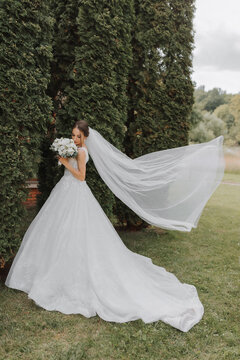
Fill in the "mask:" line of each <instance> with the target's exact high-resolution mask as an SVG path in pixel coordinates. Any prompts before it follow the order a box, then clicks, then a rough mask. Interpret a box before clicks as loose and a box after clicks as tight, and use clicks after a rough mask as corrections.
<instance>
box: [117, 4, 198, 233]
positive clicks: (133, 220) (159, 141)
mask: <svg viewBox="0 0 240 360" xmlns="http://www.w3.org/2000/svg"><path fill="white" fill-rule="evenodd" d="M134 4H135V17H136V21H135V25H134V28H133V37H132V49H133V67H132V69H131V70H130V74H129V84H128V97H129V107H128V120H127V132H126V134H125V135H126V136H125V140H124V145H125V152H126V153H127V154H128V155H129V156H131V157H132V158H135V157H138V156H141V155H143V154H147V153H150V152H152V151H157V150H162V149H168V148H173V147H177V146H182V145H187V144H188V130H189V123H188V116H189V114H190V111H191V108H192V104H193V84H192V81H191V78H190V74H191V71H192V49H193V29H192V19H193V12H194V0H187V1H181V0H170V1H169V0H163V1H160V2H159V1H156V0H135V1H134ZM117 203H118V204H117V207H116V209H115V213H116V214H118V218H119V220H120V221H121V222H122V223H127V225H128V227H130V226H133V227H137V226H139V227H142V226H146V225H147V224H146V223H145V222H144V221H142V220H141V219H139V217H138V216H137V215H135V214H134V213H133V212H132V211H131V210H129V209H128V208H127V207H126V206H125V205H124V204H122V203H120V202H119V201H117Z"/></svg>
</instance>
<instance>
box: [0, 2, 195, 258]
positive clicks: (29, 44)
mask: <svg viewBox="0 0 240 360" xmlns="http://www.w3.org/2000/svg"><path fill="white" fill-rule="evenodd" d="M193 4H194V0H186V1H184V2H182V1H181V0H174V1H173V0H163V1H161V2H159V1H154V0H142V1H140V0H122V1H115V2H112V1H110V0H107V1H105V2H96V1H94V0H82V1H80V2H75V1H73V0H59V1H56V0H50V1H49V2H48V3H47V2H46V0H45V1H41V2H39V1H36V0H33V1H30V0H24V1H21V2H19V1H17V0H13V1H11V2H8V1H6V0H2V2H1V4H0V12H1V13H0V15H1V16H0V18H1V21H0V36H1V40H2V41H1V45H0V59H1V62H0V78H1V80H0V81H1V83H0V85H1V89H2V92H1V98H0V118H1V130H2V133H3V136H2V138H1V140H0V149H1V158H0V171H1V189H3V190H2V195H1V203H2V204H3V206H2V208H1V218H2V219H4V221H3V222H2V232H1V238H0V251H1V259H2V263H3V262H4V261H6V259H8V258H9V256H10V254H14V251H15V249H16V248H17V247H18V245H19V242H20V240H21V230H20V223H21V217H22V216H23V213H24V208H23V206H22V201H23V200H25V199H26V196H27V189H26V188H25V187H24V184H25V181H26V180H27V179H28V178H30V177H31V176H32V174H33V169H34V170H35V168H34V166H35V167H36V165H35V164H36V159H37V158H38V156H39V155H40V154H41V158H42V161H41V164H40V166H39V170H38V177H39V181H40V185H39V189H40V191H41V196H40V197H39V198H38V207H39V208H40V207H41V206H42V204H43V203H44V201H46V199H47V197H48V196H49V193H50V191H51V190H52V188H53V186H54V185H55V184H56V182H57V181H58V179H59V178H60V176H62V174H63V170H64V167H63V166H62V167H58V166H57V163H56V160H54V158H53V154H52V153H51V151H50V150H49V146H50V144H51V142H52V141H53V139H54V137H56V136H58V137H59V136H66V137H70V136H71V128H72V125H73V124H74V122H75V121H76V120H80V119H86V120H87V121H88V122H89V125H90V126H91V127H93V128H95V129H96V130H98V131H100V132H101V134H102V135H103V136H104V137H106V139H107V140H109V141H110V142H111V143H113V144H114V145H115V146H117V147H118V148H119V149H120V150H122V151H123V152H125V153H127V154H128V155H129V156H130V157H133V158H135V157H137V156H140V155H142V154H145V153H148V152H152V151H157V150H160V149H166V148H172V147H176V146H181V145H185V144H187V143H188V129H189V124H188V120H187V119H188V118H189V113H190V110H191V107H192V103H193V85H192V82H191V79H190V73H191V67H192V58H191V53H192V48H193V30H192V17H193V11H194V5H193ZM50 74H51V76H50ZM86 179H87V182H88V184H89V185H90V187H91V188H92V190H93V191H94V194H95V196H96V197H97V199H98V201H99V202H100V204H101V206H102V207H103V209H104V211H105V212H106V213H107V215H108V216H111V215H112V214H115V215H116V217H117V218H118V220H119V222H120V223H122V224H127V225H128V226H134V227H136V226H137V225H139V226H140V227H141V226H146V223H145V222H144V221H142V220H141V219H139V218H138V216H137V215H136V214H134V213H133V212H132V211H131V210H130V209H128V208H127V207H126V206H125V205H124V204H122V203H121V202H120V201H119V200H118V199H117V198H115V196H114V195H113V194H112V193H111V191H110V190H109V189H108V188H107V186H106V185H105V183H104V182H103V181H102V180H101V178H100V177H99V175H98V173H97V171H96V169H95V167H94V165H93V163H92V160H91V159H90V161H89V163H88V171H87V178H86Z"/></svg>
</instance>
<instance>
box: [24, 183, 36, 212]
mask: <svg viewBox="0 0 240 360" xmlns="http://www.w3.org/2000/svg"><path fill="white" fill-rule="evenodd" d="M27 186H28V187H29V188H30V190H29V195H28V198H27V200H26V201H23V204H24V205H25V206H26V207H27V208H29V207H32V206H35V205H36V196H37V194H39V191H38V179H30V180H28V181H27Z"/></svg>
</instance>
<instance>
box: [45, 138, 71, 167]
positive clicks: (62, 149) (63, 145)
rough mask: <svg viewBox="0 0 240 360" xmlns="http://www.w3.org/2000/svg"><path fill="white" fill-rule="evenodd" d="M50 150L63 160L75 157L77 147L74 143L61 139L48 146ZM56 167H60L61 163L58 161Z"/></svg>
mask: <svg viewBox="0 0 240 360" xmlns="http://www.w3.org/2000/svg"><path fill="white" fill-rule="evenodd" d="M50 149H51V150H53V151H55V152H56V153H57V155H59V156H61V157H64V158H69V157H74V156H77V153H78V150H77V146H76V145H75V144H74V141H73V140H72V139H68V138H63V137H61V138H57V139H55V140H54V142H53V143H52V145H51V146H50ZM58 165H62V163H61V162H60V161H58Z"/></svg>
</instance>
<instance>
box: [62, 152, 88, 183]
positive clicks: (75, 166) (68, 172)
mask: <svg viewBox="0 0 240 360" xmlns="http://www.w3.org/2000/svg"><path fill="white" fill-rule="evenodd" d="M79 149H85V152H86V155H87V156H86V163H87V162H88V160H89V155H88V151H87V148H85V147H84V146H82V147H81V148H79ZM68 162H69V164H70V165H71V166H72V167H74V169H78V164H77V157H75V158H74V157H71V158H69V159H68ZM64 175H67V176H69V175H72V173H71V172H70V171H69V170H68V169H67V168H65V170H64Z"/></svg>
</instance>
